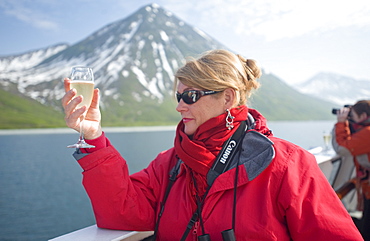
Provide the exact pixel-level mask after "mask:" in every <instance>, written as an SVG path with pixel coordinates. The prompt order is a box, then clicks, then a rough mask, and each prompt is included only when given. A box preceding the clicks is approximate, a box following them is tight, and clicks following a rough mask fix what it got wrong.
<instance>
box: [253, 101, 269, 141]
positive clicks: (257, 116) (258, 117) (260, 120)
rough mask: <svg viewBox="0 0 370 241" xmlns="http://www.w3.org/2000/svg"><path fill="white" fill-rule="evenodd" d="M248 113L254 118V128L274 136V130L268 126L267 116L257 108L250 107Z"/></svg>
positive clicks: (266, 134)
mask: <svg viewBox="0 0 370 241" xmlns="http://www.w3.org/2000/svg"><path fill="white" fill-rule="evenodd" d="M248 113H249V114H251V116H252V117H253V119H254V128H253V129H254V130H255V131H257V132H259V133H261V134H263V135H265V136H273V134H272V131H271V130H270V129H269V128H268V127H267V120H266V118H265V117H264V116H263V115H262V114H261V113H260V112H258V111H257V110H255V109H251V108H248Z"/></svg>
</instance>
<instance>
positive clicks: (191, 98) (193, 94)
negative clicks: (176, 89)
mask: <svg viewBox="0 0 370 241" xmlns="http://www.w3.org/2000/svg"><path fill="white" fill-rule="evenodd" d="M176 97H177V102H180V100H181V99H182V100H183V101H184V102H185V103H186V104H188V105H191V104H194V103H195V102H197V101H198V100H199V98H200V93H199V92H198V91H196V90H188V91H185V92H184V93H182V94H180V93H176Z"/></svg>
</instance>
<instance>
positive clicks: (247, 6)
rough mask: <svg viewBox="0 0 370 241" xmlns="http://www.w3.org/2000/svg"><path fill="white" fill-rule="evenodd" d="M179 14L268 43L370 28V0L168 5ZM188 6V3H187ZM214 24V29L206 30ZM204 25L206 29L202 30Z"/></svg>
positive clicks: (228, 0) (172, 2) (213, 0)
mask: <svg viewBox="0 0 370 241" xmlns="http://www.w3.org/2000/svg"><path fill="white" fill-rule="evenodd" d="M164 2H166V3H165V4H166V5H167V6H169V7H170V9H173V10H172V11H174V12H175V13H179V15H182V16H185V18H186V19H191V18H190V14H193V15H194V17H193V19H197V20H196V23H197V25H198V26H200V27H201V28H203V29H206V28H210V27H211V28H212V27H213V28H216V27H217V28H232V29H233V30H234V31H235V32H236V33H237V34H239V35H243V36H248V35H259V36H262V37H264V38H265V39H266V40H267V41H273V40H278V39H282V38H286V37H290V38H291V37H298V36H302V35H305V34H313V33H320V32H325V31H328V30H333V29H336V28H341V27H351V26H353V27H364V26H369V25H370V4H368V0H351V1H350V2H348V1H342V0H310V1H306V0H279V1H275V0H258V1H256V0H244V1H240V0H210V1H207V0H203V1H194V2H192V3H189V2H188V3H186V4H181V3H178V2H177V1H175V0H169V1H164ZM185 2H186V1H185ZM206 23H207V24H209V23H211V24H212V25H213V26H205V24H206ZM202 25H203V26H202Z"/></svg>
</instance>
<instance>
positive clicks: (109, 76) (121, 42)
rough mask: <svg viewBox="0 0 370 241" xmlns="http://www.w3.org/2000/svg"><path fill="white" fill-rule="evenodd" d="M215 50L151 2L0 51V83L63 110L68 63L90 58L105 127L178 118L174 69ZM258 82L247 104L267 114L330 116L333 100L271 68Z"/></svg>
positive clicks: (211, 43) (196, 32) (17, 94)
mask: <svg viewBox="0 0 370 241" xmlns="http://www.w3.org/2000/svg"><path fill="white" fill-rule="evenodd" d="M210 49H228V48H227V47H226V46H224V45H222V44H221V43H219V42H218V41H217V40H215V39H213V38H212V37H211V36H209V35H207V34H206V33H205V32H203V31H201V30H199V29H197V28H196V27H193V26H191V25H189V24H187V23H186V22H184V21H183V20H181V19H179V18H177V17H176V16H175V14H173V13H171V12H169V11H167V10H165V9H163V8H161V7H160V6H158V5H156V4H150V5H147V6H144V7H142V8H140V9H139V10H137V11H136V12H134V13H133V14H131V15H129V16H128V17H126V18H124V19H122V20H119V21H116V22H113V23H111V24H108V25H106V26H105V27H103V28H100V29H98V30H97V31H95V32H94V33H93V34H91V35H90V36H87V37H86V38H85V39H82V40H81V41H79V42H78V43H76V44H73V45H68V44H59V45H55V46H51V47H48V48H45V49H40V50H34V51H31V52H29V53H25V54H22V55H17V56H6V57H0V66H1V68H2V69H1V71H0V89H3V90H5V91H6V92H7V93H8V94H10V95H13V97H14V98H19V97H22V96H23V98H25V99H27V98H32V99H34V100H36V101H38V102H40V103H41V104H43V105H44V106H45V108H46V109H50V108H52V109H53V110H54V111H57V113H59V115H63V113H62V110H61V104H60V99H61V98H62V96H63V95H64V89H63V82H62V79H63V78H64V77H66V76H68V75H69V71H70V68H71V66H74V65H87V66H91V67H92V68H93V69H94V72H95V77H96V86H97V87H98V88H99V89H100V90H101V109H102V112H103V125H104V126H122V125H125V126H128V125H129V126H133V125H134V126H143V125H174V124H176V123H177V122H178V121H179V118H180V116H179V114H178V113H177V112H176V110H175V107H176V101H174V98H173V96H172V90H173V75H174V73H175V71H176V70H177V69H178V68H179V67H180V66H182V65H183V64H184V61H185V59H186V58H187V57H189V56H195V57H196V56H198V55H199V54H201V53H203V52H205V51H207V50H210ZM245 57H248V56H245ZM261 83H262V88H261V89H260V90H258V91H257V92H256V95H255V97H253V99H252V100H251V102H250V105H251V106H255V107H258V109H259V110H260V111H261V112H262V114H264V115H265V116H266V117H267V118H268V119H271V120H289V119H295V120H307V119H321V120H324V119H330V118H332V116H331V115H330V114H328V113H329V112H330V109H331V106H332V105H333V104H331V103H327V102H325V101H319V100H318V99H317V98H313V97H308V96H306V95H304V94H300V93H299V92H297V91H296V90H294V89H292V88H291V87H290V86H288V85H286V84H285V83H284V82H283V81H282V80H280V79H278V78H277V77H276V76H274V75H273V74H265V75H263V76H262V78H261ZM9 98H11V97H9ZM3 108H8V106H4V107H3ZM0 118H3V119H6V118H8V116H2V117H0ZM24 121H25V122H27V119H24ZM15 126H16V127H17V128H18V127H19V125H15ZM41 126H42V125H41ZM61 126H63V124H61ZM0 128H4V127H2V126H1V125H0Z"/></svg>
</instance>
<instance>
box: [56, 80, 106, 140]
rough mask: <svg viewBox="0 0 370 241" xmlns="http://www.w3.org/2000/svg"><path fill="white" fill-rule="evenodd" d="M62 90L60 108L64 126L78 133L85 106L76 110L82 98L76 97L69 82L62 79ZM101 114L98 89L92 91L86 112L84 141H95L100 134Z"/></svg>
mask: <svg viewBox="0 0 370 241" xmlns="http://www.w3.org/2000/svg"><path fill="white" fill-rule="evenodd" d="M64 89H65V91H66V93H65V95H64V96H63V98H62V106H63V108H64V113H65V117H64V119H65V122H66V125H67V126H68V127H69V128H71V129H74V130H76V131H78V132H79V131H80V125H81V117H83V114H84V113H85V111H86V106H83V107H81V108H78V109H76V108H77V105H78V104H80V103H81V102H82V98H83V97H82V96H77V97H76V94H77V93H76V90H75V89H71V80H70V79H68V78H65V79H64ZM100 121H101V113H100V110H99V89H94V95H93V99H92V101H91V105H90V107H89V109H88V110H87V112H86V116H85V120H84V124H83V128H84V136H85V139H90V140H91V139H95V138H98V137H99V136H100V135H101V134H102V130H101V124H100Z"/></svg>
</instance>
